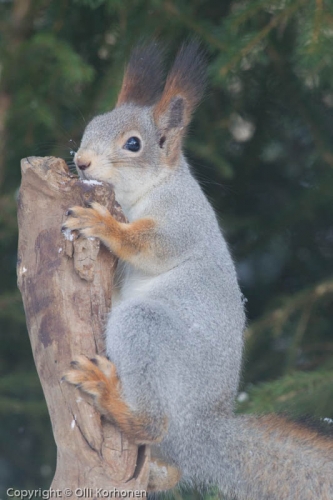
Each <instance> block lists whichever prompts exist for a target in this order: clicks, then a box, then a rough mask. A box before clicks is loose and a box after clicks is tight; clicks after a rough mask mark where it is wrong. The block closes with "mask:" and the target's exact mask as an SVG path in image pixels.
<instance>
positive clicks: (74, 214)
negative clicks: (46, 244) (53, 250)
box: [61, 202, 113, 238]
mask: <svg viewBox="0 0 333 500" xmlns="http://www.w3.org/2000/svg"><path fill="white" fill-rule="evenodd" d="M66 215H67V216H68V219H67V220H66V222H65V223H64V224H63V226H62V228H61V229H62V231H65V230H66V229H69V230H70V231H79V233H80V235H82V236H84V237H86V238H92V237H94V238H102V237H103V236H104V235H105V234H107V233H108V232H109V231H110V222H111V221H112V219H113V217H112V215H111V214H110V212H109V211H108V209H107V208H105V207H103V206H102V205H100V204H99V203H97V202H93V203H91V204H90V205H89V207H88V208H85V207H80V206H75V207H71V208H70V209H69V210H68V212H67V214H66Z"/></svg>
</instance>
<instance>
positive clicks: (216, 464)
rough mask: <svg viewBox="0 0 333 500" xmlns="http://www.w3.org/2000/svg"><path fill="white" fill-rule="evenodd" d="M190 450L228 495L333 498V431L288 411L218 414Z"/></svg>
mask: <svg viewBox="0 0 333 500" xmlns="http://www.w3.org/2000/svg"><path fill="white" fill-rule="evenodd" d="M217 429H218V431H217ZM192 442H194V441H193V440H192ZM212 449H213V450H214V451H213V453H212ZM191 451H192V452H193V454H194V455H196V457H195V462H196V463H197V464H198V465H199V464H200V465H199V467H198V470H197V471H195V472H194V473H195V475H196V476H197V479H199V480H201V481H202V480H204V481H205V482H207V480H208V483H211V484H215V485H216V484H218V486H219V488H220V490H221V492H222V493H223V494H224V495H225V496H226V498H228V499H229V498H230V499H235V498H236V499H237V500H259V499H260V500H319V499H320V500H332V499H333V437H330V436H324V435H321V434H320V433H319V432H317V431H315V430H313V429H311V428H309V427H307V426H306V425H304V424H300V423H296V422H292V421H290V420H288V418H285V417H283V416H277V415H263V416H257V417H255V416H235V417H230V418H223V420H222V419H221V417H219V418H218V417H216V420H213V421H211V422H210V427H209V429H208V430H207V435H206V436H205V443H204V444H203V445H202V446H201V449H200V450H194V449H193V450H191ZM192 459H193V456H192ZM192 464H193V460H192ZM199 468H200V469H201V470H199ZM199 476H201V477H199Z"/></svg>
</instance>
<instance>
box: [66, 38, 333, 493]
mask: <svg viewBox="0 0 333 500" xmlns="http://www.w3.org/2000/svg"><path fill="white" fill-rule="evenodd" d="M161 52H162V51H161V50H160V48H159V45H158V44H157V43H155V42H151V43H148V44H145V45H139V46H137V47H136V48H134V50H133V51H132V54H131V56H130V59H129V62H128V65H127V67H126V69H125V75H124V79H123V83H122V87H121V90H120V93H119V97H118V100H117V104H116V107H115V109H114V110H112V111H111V112H107V113H105V114H102V115H100V116H97V117H95V118H93V119H92V121H91V122H90V123H89V124H88V125H87V127H86V129H85V131H84V134H83V138H82V142H81V145H80V147H79V150H78V151H77V152H76V154H75V158H74V160H75V163H76V167H77V170H78V173H79V175H80V176H81V178H83V179H88V180H90V179H96V180H98V181H104V182H107V183H110V184H112V185H113V187H114V191H115V195H116V199H117V201H118V202H119V203H120V205H121V207H122V209H123V212H124V213H125V215H126V217H127V220H128V222H126V223H125V222H118V221H116V219H115V218H114V217H113V216H112V215H111V214H110V213H109V211H108V210H107V209H106V208H105V207H103V206H101V205H100V204H98V203H92V204H91V205H90V206H89V207H79V206H75V207H72V208H71V209H70V210H69V211H68V212H67V215H68V217H67V219H66V222H65V224H64V226H63V228H64V229H70V230H76V231H78V232H79V234H80V235H82V236H83V237H86V238H89V237H94V238H99V239H100V241H101V242H102V243H103V244H104V245H106V247H108V248H109V249H110V250H111V251H112V252H114V254H115V255H116V256H117V257H118V258H119V266H118V270H117V273H118V280H119V286H118V290H117V291H116V296H115V297H114V299H113V307H112V310H111V312H110V315H109V318H108V322H107V326H106V353H107V358H106V357H102V356H96V358H94V359H88V358H87V357H85V356H79V357H78V358H77V359H75V360H74V361H73V362H72V366H71V369H70V370H69V371H68V372H67V373H66V374H65V380H66V381H67V382H68V383H70V384H74V385H76V386H77V387H79V388H80V390H81V391H83V393H85V394H87V395H89V396H91V397H92V398H93V401H94V404H95V406H96V408H97V409H98V410H99V412H100V413H101V414H102V415H103V416H104V417H105V418H107V419H110V420H111V421H112V422H114V423H115V424H116V425H117V426H118V428H119V429H120V430H121V431H122V432H124V433H125V434H126V436H127V437H128V438H129V439H130V440H132V441H133V442H134V443H137V444H138V445H144V444H149V445H150V446H151V453H152V456H151V463H150V477H149V484H148V491H150V492H158V491H163V490H168V489H171V488H173V487H175V486H176V485H177V484H178V483H179V482H180V484H183V483H184V484H187V485H193V484H197V485H205V486H209V485H214V486H218V488H219V489H220V491H221V492H222V493H223V495H225V497H226V498H233V499H234V498H236V499H237V500H257V499H258V500H265V499H267V500H268V499H270V500H290V499H295V500H296V499H297V500H318V499H322V500H328V499H332V498H333V440H330V439H328V438H326V437H323V436H321V435H320V434H318V433H317V432H316V431H314V430H311V429H308V428H306V427H305V426H303V425H300V424H296V423H294V422H291V421H289V420H288V418H286V417H284V416H278V415H259V416H251V415H236V414H235V413H234V402H235V398H236V396H237V390H238V384H239V378H240V371H241V363H242V350H243V344H244V328H245V323H246V319H245V312H244V305H243V300H242V294H241V291H240V288H239V285H238V281H237V276H236V272H235V266H234V263H233V260H232V257H231V255H230V252H229V249H228V246H227V243H226V241H225V239H224V237H223V234H222V232H221V229H220V227H219V224H218V221H217V218H216V215H215V213H214V211H213V208H212V207H211V205H210V203H209V202H208V200H207V199H206V197H205V195H204V193H203V191H202V189H201V187H200V186H199V183H198V182H197V180H195V178H194V177H193V175H192V173H191V171H190V167H189V165H188V163H187V160H186V158H185V156H184V153H183V139H184V136H185V132H186V129H187V127H188V125H189V123H190V121H191V115H192V112H193V111H194V109H195V107H196V106H197V104H198V103H199V101H200V99H201V97H202V95H203V92H204V87H205V81H206V62H205V55H204V53H203V50H202V49H201V46H200V44H199V43H198V42H197V41H193V40H192V41H190V42H188V43H185V44H183V45H182V46H181V48H180V50H179V52H178V54H177V56H176V58H175V61H174V64H173V66H172V68H171V70H170V72H169V73H168V75H167V77H166V78H165V75H164V71H163V61H162V59H163V57H162V55H163V54H162V53H161Z"/></svg>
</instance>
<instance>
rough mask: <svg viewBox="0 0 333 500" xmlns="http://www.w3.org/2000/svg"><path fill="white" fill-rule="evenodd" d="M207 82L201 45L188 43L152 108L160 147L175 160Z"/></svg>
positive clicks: (195, 42) (182, 49) (181, 49)
mask: <svg viewBox="0 0 333 500" xmlns="http://www.w3.org/2000/svg"><path fill="white" fill-rule="evenodd" d="M205 83H206V62H205V56H204V53H203V51H202V49H201V47H200V44H199V43H198V42H197V41H196V40H193V41H190V42H189V43H187V44H183V45H182V47H181V48H180V50H179V52H178V54H177V56H176V59H175V62H174V65H173V66H172V68H171V71H170V73H169V74H168V77H167V80H166V84H165V87H164V91H163V94H162V96H161V99H160V100H159V102H158V103H157V104H156V106H155V108H154V112H153V113H154V120H155V123H156V125H157V128H158V130H159V142H160V147H164V148H165V149H166V154H167V156H169V155H171V156H172V158H173V160H175V159H176V158H177V157H178V156H179V153H180V148H181V140H182V137H183V135H184V133H185V130H186V127H187V125H188V124H189V123H190V121H191V115H192V112H193V111H194V109H195V107H196V105H197V104H198V103H199V101H200V99H201V97H202V95H203V92H204V88H205Z"/></svg>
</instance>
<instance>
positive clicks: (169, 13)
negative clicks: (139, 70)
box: [0, 0, 333, 498]
mask: <svg viewBox="0 0 333 500" xmlns="http://www.w3.org/2000/svg"><path fill="white" fill-rule="evenodd" d="M193 35H195V36H197V37H199V38H200V39H201V40H202V42H203V43H204V44H205V46H206V48H207V51H208V55H209V88H208V91H207V93H206V97H205V99H204V101H203V103H202V104H201V106H200V108H199V109H198V111H197V112H196V115H195V118H194V121H193V124H192V125H191V130H190V134H189V136H188V138H187V140H186V153H187V156H188V158H189V160H190V162H191V164H192V166H193V170H194V172H195V174H196V175H197V177H198V179H199V180H200V182H201V184H202V186H203V188H204V190H205V192H206V193H207V196H208V197H209V199H210V200H211V202H212V204H213V205H214V207H215V209H216V210H217V212H218V214H219V217H220V219H221V224H222V226H223V227H224V231H225V234H226V237H227V239H228V241H229V243H230V247H231V250H232V253H233V255H234V258H235V261H236V263H237V269H238V275H239V279H240V282H241V286H242V290H243V293H244V295H245V297H246V298H247V311H248V331H247V335H246V339H247V347H246V351H245V361H244V371H243V378H242V385H241V388H240V394H239V398H238V399H239V402H238V405H239V410H240V411H249V412H255V411H260V412H265V411H280V410H282V411H284V410H287V411H289V412H291V413H292V414H295V415H298V414H307V415H313V416H316V417H318V418H324V417H327V418H333V328H332V327H333V317H332V310H333V266H332V257H333V217H332V212H333V199H332V198H333V144H332V142H333V56H332V43H333V1H332V0H267V1H266V0H251V1H249V0H243V1H242V0H241V1H235V0H224V1H221V0H191V1H182V0H82V1H79V0H76V1H75V0H72V1H70V0H53V1H52V0H0V239H1V247H0V331H1V343H0V374H1V378H0V414H1V426H0V496H3V495H4V492H5V491H6V488H7V487H9V486H11V487H15V488H39V487H48V486H49V485H50V481H51V479H52V476H53V472H54V468H55V445H54V441H53V437H52V433H51V428H50V423H49V419H48V415H47V411H46V407H45V404H44V400H43V395H42V392H41V388H40V384H39V381H38V378H37V375H36V371H35V368H34V363H33V359H32V354H31V349H30V345H29V340H28V336H27V332H26V327H25V320H24V312H23V308H22V304H21V299H20V295H19V292H18V290H17V288H16V272H15V266H16V247H17V224H16V196H17V190H18V188H19V185H20V167H19V163H20V158H22V157H25V156H30V155H39V156H44V155H56V156H61V157H63V158H65V159H66V160H67V161H71V159H72V157H71V150H75V148H76V147H77V144H78V143H79V141H80V137H81V135H82V132H83V130H84V127H85V124H86V123H87V122H88V121H89V119H90V118H91V117H93V116H94V115H96V114H97V113H101V112H104V111H107V110H110V109H111V108H112V107H113V105H114V103H115V99H116V96H117V92H118V90H119V86H120V83H121V78H122V74H123V70H124V66H125V61H126V59H127V57H128V54H129V52H130V48H131V46H132V45H133V44H134V43H135V42H137V41H138V39H140V38H142V37H146V38H150V37H152V36H154V37H158V38H159V39H160V40H162V41H165V42H166V43H167V45H168V48H169V55H170V58H171V57H172V56H173V55H174V53H175V51H176V50H177V47H178V46H179V44H180V43H181V41H183V40H184V39H186V38H187V37H188V36H193ZM189 210H190V207H189ZM2 494H3V495H2ZM196 495H197V493H196V492H190V493H188V494H183V493H177V498H180V497H181V496H183V497H187V498H194V497H196Z"/></svg>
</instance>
